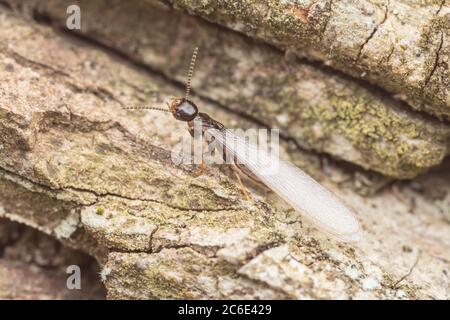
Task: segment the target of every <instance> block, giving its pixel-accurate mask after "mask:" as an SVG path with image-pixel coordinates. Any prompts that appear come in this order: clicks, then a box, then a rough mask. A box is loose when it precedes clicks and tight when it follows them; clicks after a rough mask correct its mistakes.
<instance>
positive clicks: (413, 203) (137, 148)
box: [0, 8, 450, 299]
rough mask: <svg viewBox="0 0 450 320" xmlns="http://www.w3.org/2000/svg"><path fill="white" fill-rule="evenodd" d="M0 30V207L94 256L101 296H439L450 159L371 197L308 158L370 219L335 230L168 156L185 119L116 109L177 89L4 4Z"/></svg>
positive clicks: (444, 278)
mask: <svg viewBox="0 0 450 320" xmlns="http://www.w3.org/2000/svg"><path fill="white" fill-rule="evenodd" d="M0 30H1V32H0V43H1V49H0V61H1V62H0V63H1V65H2V66H3V67H2V68H1V69H0V80H1V83H2V85H1V87H0V168H1V169H0V216H1V217H4V218H7V219H9V220H15V221H19V222H21V223H24V224H27V225H29V226H32V227H33V228H35V229H38V230H40V231H42V232H44V233H46V234H48V235H51V236H53V237H55V238H57V239H60V240H61V241H62V242H64V243H66V244H67V245H70V246H73V247H75V248H78V249H81V250H83V251H85V252H87V253H89V254H91V255H93V256H95V257H96V258H97V259H98V260H99V262H100V263H101V265H102V273H101V277H102V280H103V281H104V283H105V286H106V288H107V291H108V297H109V298H116V299H119V298H203V299H211V298H297V299H298V298H335V299H336V298H442V299H448V298H449V296H450V288H449V279H448V272H449V268H450V265H449V263H450V262H449V261H450V252H449V250H448V248H449V245H450V232H449V231H450V224H449V223H448V221H449V220H450V216H449V210H448V209H449V207H450V193H449V189H450V188H449V183H450V179H449V176H448V175H449V170H448V166H449V164H448V163H446V164H444V165H442V166H441V167H440V169H436V172H434V173H429V174H427V175H425V176H422V177H421V178H418V179H417V180H415V181H414V182H404V183H396V184H394V185H392V186H388V187H386V188H385V189H384V190H383V191H381V192H380V193H378V194H377V195H375V196H373V197H371V198H364V197H361V196H359V195H358V194H356V193H355V192H353V191H351V189H343V188H340V190H338V187H337V186H336V184H333V183H330V177H331V179H333V177H343V176H346V173H345V172H346V171H345V170H341V169H339V165H331V166H330V165H328V164H327V162H325V163H324V164H323V166H322V167H320V166H314V165H312V166H311V165H309V166H307V167H308V168H309V169H310V171H311V172H313V174H314V175H315V176H316V177H317V178H318V179H319V180H320V181H321V182H322V183H324V184H325V185H327V186H329V187H330V188H331V189H332V190H334V191H336V192H339V194H340V196H342V197H343V199H344V200H345V201H346V202H348V203H349V205H351V206H352V207H353V208H355V211H356V213H357V216H358V218H359V219H360V220H361V222H362V225H363V227H364V230H365V239H364V241H363V242H361V243H359V244H357V245H355V246H353V247H352V246H349V245H346V244H342V243H336V242H335V241H332V240H329V239H326V238H325V237H324V236H322V235H321V234H320V233H318V232H317V231H315V230H314V229H313V228H311V227H310V226H309V225H308V224H307V223H306V222H305V221H304V220H302V219H301V218H300V217H299V216H298V214H297V213H295V212H293V211H292V210H290V209H289V208H287V207H286V206H285V205H283V204H282V203H280V201H279V200H278V199H277V198H276V197H275V196H274V195H273V194H270V193H269V194H264V193H262V191H257V190H254V191H253V196H254V201H252V202H247V201H244V200H243V199H242V197H241V194H240V191H239V188H238V187H237V185H236V183H235V182H234V181H233V180H232V179H230V178H229V176H228V175H227V172H226V168H222V169H221V168H216V167H211V168H209V169H208V170H207V172H206V173H205V174H204V175H203V176H201V177H198V178H195V177H194V176H193V175H192V171H191V168H189V167H186V166H177V165H175V164H174V163H173V162H172V161H171V158H170V156H171V152H170V150H171V148H172V147H173V146H174V145H175V144H176V143H177V142H178V141H179V140H180V138H181V137H188V133H187V130H186V128H185V124H182V123H177V122H175V121H173V119H172V118H170V117H168V116H167V115H166V114H162V113H157V112H155V113H151V112H139V111H138V112H128V111H125V110H123V109H122V106H130V105H138V104H139V105H140V104H143V103H148V101H151V100H152V98H153V97H154V94H155V92H157V93H158V95H159V98H160V102H162V101H165V100H167V99H168V98H169V97H171V96H173V95H180V94H183V90H182V88H179V87H178V86H176V85H174V84H173V83H172V82H170V81H167V79H164V78H162V77H160V76H158V75H156V74H155V73H153V72H151V71H149V70H146V71H145V70H143V69H142V68H141V69H137V68H136V67H135V66H133V65H130V64H129V63H128V61H126V60H124V59H122V58H119V57H117V56H115V55H113V54H111V53H110V52H108V50H107V49H105V48H103V49H102V48H99V47H98V46H95V45H94V46H92V45H88V44H86V42H85V41H82V39H81V40H80V39H79V40H76V39H73V38H69V37H67V36H64V35H61V34H57V33H55V31H53V30H52V29H50V28H48V27H44V26H40V25H37V24H36V23H35V22H33V21H25V20H22V19H21V18H17V17H14V16H13V15H12V12H11V11H10V10H7V9H3V8H2V9H0ZM194 98H195V99H196V101H198V104H199V105H201V106H202V109H203V110H204V111H206V112H208V113H212V114H214V116H215V117H216V118H218V119H219V120H221V121H223V122H224V123H225V124H227V125H230V126H233V124H234V125H237V126H241V127H246V126H249V125H252V124H251V123H250V124H249V123H248V121H246V120H242V119H241V118H240V117H239V116H238V115H237V114H236V113H233V112H224V111H223V110H222V109H220V108H217V106H216V105H215V104H214V103H212V102H210V101H207V100H203V99H202V98H201V97H198V96H195V97H194ZM253 125H254V124H253ZM286 145H287V144H286ZM286 150H289V149H286ZM294 157H298V158H296V159H308V160H313V161H312V163H319V161H318V160H317V157H315V156H311V155H304V154H303V156H301V152H300V151H297V153H295V155H294ZM299 161H303V162H304V163H311V161H305V160H299ZM314 172H315V173H314ZM326 176H329V178H326ZM348 177H349V176H348V175H347V178H348ZM338 182H339V181H338ZM352 182H353V180H352ZM300 196H301V195H300Z"/></svg>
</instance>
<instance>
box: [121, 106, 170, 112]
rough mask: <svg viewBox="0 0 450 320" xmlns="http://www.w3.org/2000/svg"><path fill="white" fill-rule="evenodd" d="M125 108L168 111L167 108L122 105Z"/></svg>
mask: <svg viewBox="0 0 450 320" xmlns="http://www.w3.org/2000/svg"><path fill="white" fill-rule="evenodd" d="M123 109H125V110H157V111H163V112H170V110H169V109H164V108H156V107H123Z"/></svg>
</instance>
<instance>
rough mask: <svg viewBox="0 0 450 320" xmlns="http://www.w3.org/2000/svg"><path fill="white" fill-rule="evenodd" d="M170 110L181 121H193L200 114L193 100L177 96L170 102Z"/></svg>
mask: <svg viewBox="0 0 450 320" xmlns="http://www.w3.org/2000/svg"><path fill="white" fill-rule="evenodd" d="M169 110H170V112H171V113H172V115H173V116H174V117H175V119H177V120H180V121H186V122H188V121H192V120H194V118H195V117H196V116H197V114H198V108H197V106H196V105H195V103H193V102H192V101H191V100H188V99H186V98H175V99H173V100H172V102H171V103H170V104H169Z"/></svg>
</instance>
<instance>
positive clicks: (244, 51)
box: [14, 0, 450, 178]
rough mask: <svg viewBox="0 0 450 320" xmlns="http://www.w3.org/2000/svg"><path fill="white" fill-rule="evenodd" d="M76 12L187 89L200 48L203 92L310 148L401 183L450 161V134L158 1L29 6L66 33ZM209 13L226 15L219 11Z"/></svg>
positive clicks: (107, 41)
mask: <svg viewBox="0 0 450 320" xmlns="http://www.w3.org/2000/svg"><path fill="white" fill-rule="evenodd" d="M14 3H16V5H17V3H21V2H20V1H18V2H14ZM72 3H78V4H79V5H80V7H81V8H83V22H84V24H83V26H82V29H81V33H82V34H83V36H85V37H88V38H90V39H93V40H95V41H97V42H101V43H102V44H104V45H107V46H108V47H110V48H114V49H115V50H117V51H119V52H121V53H123V54H126V55H127V56H128V57H130V58H131V59H133V60H135V61H139V62H140V63H143V64H145V65H147V66H149V67H151V68H152V70H157V71H159V72H161V73H163V74H164V75H165V76H166V77H167V78H169V79H174V80H176V81H179V82H181V83H182V82H183V81H184V80H185V77H186V66H187V65H188V63H189V62H188V61H189V58H190V56H191V53H192V51H193V47H194V46H199V47H200V50H201V52H200V58H199V63H198V66H197V68H196V75H195V77H194V82H193V84H194V90H195V92H196V93H198V94H199V95H201V96H203V97H205V98H208V99H212V100H213V101H214V102H216V103H218V104H220V105H221V106H223V107H226V108H228V109H230V110H233V111H236V112H238V113H240V114H241V115H245V116H246V117H249V118H251V119H253V120H255V121H257V122H258V123H259V124H260V125H263V126H267V127H277V128H280V129H281V130H282V134H283V135H284V136H285V138H288V139H290V140H291V141H292V142H294V143H295V144H296V145H297V146H300V147H302V148H305V149H308V150H314V151H316V152H321V153H327V154H330V155H332V156H333V157H334V158H337V159H341V160H345V161H347V162H351V163H354V164H357V165H358V166H361V167H363V168H365V169H369V170H374V171H377V172H380V173H382V174H384V175H387V176H391V177H395V178H411V177H414V176H417V175H418V174H419V173H421V172H424V171H426V170H427V169H428V168H430V167H433V166H435V165H437V164H439V163H441V162H442V159H443V158H444V157H445V156H446V154H448V153H449V152H450V142H449V141H450V126H448V125H444V124H441V123H439V121H437V120H433V119H430V118H427V117H423V116H422V115H418V114H417V113H415V112H413V111H411V110H410V108H409V107H408V106H406V105H405V104H404V103H401V102H399V101H397V100H394V99H393V98H389V97H386V95H385V94H382V92H379V91H377V90H374V89H373V88H370V87H368V86H367V85H362V84H361V83H359V82H357V81H355V80H354V79H350V78H348V77H344V76H342V75H341V74H337V73H336V72H334V71H333V70H331V69H330V68H323V67H320V66H319V65H318V64H311V63H308V62H306V61H304V60H299V59H296V58H295V57H293V56H292V55H285V54H284V53H283V52H282V51H280V50H277V49H275V48H273V47H270V46H268V45H266V44H262V43H256V42H255V41H252V40H251V39H250V38H247V37H244V36H242V35H239V34H237V33H235V32H232V31H229V30H224V29H223V28H219V27H216V26H213V25H211V24H209V23H206V22H202V21H200V20H198V19H194V18H192V17H189V16H187V15H186V14H180V13H176V12H173V10H169V9H168V8H167V7H165V6H162V5H160V4H159V3H158V2H157V1H141V0H133V1H127V2H123V1H103V0H97V1H78V2H73V1H61V0H58V1H46V2H45V3H42V2H40V1H38V2H36V3H34V2H32V1H26V4H27V8H28V10H34V12H35V14H38V15H40V16H42V17H46V19H50V20H51V21H52V22H54V23H57V24H60V25H61V26H64V25H65V23H66V17H67V14H66V8H67V6H68V5H69V4H72ZM217 3H219V2H217ZM225 3H227V2H225ZM208 5H209V7H208V8H210V9H211V10H212V11H211V12H216V7H215V6H216V5H217V4H216V5H212V4H208ZM251 8H252V7H251V6H250V5H249V6H248V9H249V10H250V9H251ZM217 10H218V9H217ZM224 10H225V9H224ZM226 10H228V7H227V8H226ZM230 10H231V9H230ZM236 10H238V9H237V8H236ZM267 10H269V8H267ZM298 10H300V9H298ZM220 12H222V11H220ZM226 12H227V14H232V13H233V11H229V10H228V11H226ZM211 14H212V13H211ZM305 14H306V13H305ZM374 14H375V13H374ZM109 21H114V22H115V23H109ZM263 23H264V22H261V24H263ZM336 23H337V22H336ZM339 23H342V22H339ZM330 25H331V24H330ZM273 27H274V28H275V26H273ZM347 28H348V27H346V29H347ZM350 29H351V28H350ZM286 32H287V31H286ZM385 32H388V31H385ZM304 36H305V37H307V35H304ZM308 36H311V35H308ZM340 41H343V40H342V39H341V40H340ZM376 45H377V46H378V45H379V44H376ZM336 50H337V49H336ZM339 50H344V48H340V49H339ZM339 52H340V51H338V52H337V54H339ZM415 61H416V62H417V61H419V60H415ZM416 71H417V70H416ZM417 72H419V71H417ZM395 76H396V77H397V76H399V75H395ZM402 86H404V84H402ZM414 91H417V90H416V89H414Z"/></svg>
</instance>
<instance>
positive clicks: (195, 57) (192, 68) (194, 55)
mask: <svg viewBox="0 0 450 320" xmlns="http://www.w3.org/2000/svg"><path fill="white" fill-rule="evenodd" d="M197 53H198V47H195V49H194V53H193V54H192V58H191V64H190V65H189V73H188V76H187V82H186V96H185V99H186V100H187V99H188V98H189V93H190V92H191V80H192V75H193V74H194V68H195V59H197Z"/></svg>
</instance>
